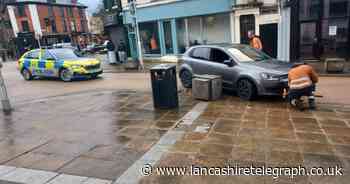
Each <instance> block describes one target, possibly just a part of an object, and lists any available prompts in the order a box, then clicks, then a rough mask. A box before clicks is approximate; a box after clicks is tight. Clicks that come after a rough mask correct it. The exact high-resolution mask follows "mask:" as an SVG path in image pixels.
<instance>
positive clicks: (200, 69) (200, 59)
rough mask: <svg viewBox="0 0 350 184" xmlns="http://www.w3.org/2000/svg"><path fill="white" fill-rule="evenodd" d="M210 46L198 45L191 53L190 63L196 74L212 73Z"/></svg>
mask: <svg viewBox="0 0 350 184" xmlns="http://www.w3.org/2000/svg"><path fill="white" fill-rule="evenodd" d="M209 56H210V48H207V47H197V48H194V49H193V51H192V52H191V53H190V60H191V62H190V65H191V67H192V70H193V73H194V74H197V75H198V74H210V73H208V72H210V70H208V69H209V65H210V63H209Z"/></svg>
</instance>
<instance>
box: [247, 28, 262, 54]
mask: <svg viewBox="0 0 350 184" xmlns="http://www.w3.org/2000/svg"><path fill="white" fill-rule="evenodd" d="M248 38H249V40H250V46H251V47H253V48H255V49H258V50H262V49H263V45H262V43H261V40H260V38H259V36H257V35H255V34H254V32H253V31H248Z"/></svg>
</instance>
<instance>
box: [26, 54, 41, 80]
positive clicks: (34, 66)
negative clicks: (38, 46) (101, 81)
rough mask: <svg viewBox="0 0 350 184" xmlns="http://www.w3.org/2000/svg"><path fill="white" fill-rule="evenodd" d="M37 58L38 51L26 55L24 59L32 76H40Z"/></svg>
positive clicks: (38, 55)
mask: <svg viewBox="0 0 350 184" xmlns="http://www.w3.org/2000/svg"><path fill="white" fill-rule="evenodd" d="M39 57H40V50H34V51H31V52H30V53H28V55H27V56H26V59H28V61H29V63H28V64H27V66H28V65H29V71H30V72H31V73H32V75H40V74H41V72H40V70H39V69H38V65H39Z"/></svg>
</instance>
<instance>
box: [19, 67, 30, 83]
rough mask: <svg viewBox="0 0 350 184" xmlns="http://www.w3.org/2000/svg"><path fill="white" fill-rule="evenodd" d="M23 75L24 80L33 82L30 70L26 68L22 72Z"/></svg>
mask: <svg viewBox="0 0 350 184" xmlns="http://www.w3.org/2000/svg"><path fill="white" fill-rule="evenodd" d="M21 74H22V76H23V78H24V80H27V81H29V80H32V79H33V76H32V74H31V73H30V71H29V70H28V69H26V68H25V69H23V70H22V72H21Z"/></svg>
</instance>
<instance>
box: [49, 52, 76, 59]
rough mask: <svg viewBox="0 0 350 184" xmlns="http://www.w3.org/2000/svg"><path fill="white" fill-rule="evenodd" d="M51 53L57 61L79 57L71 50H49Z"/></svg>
mask: <svg viewBox="0 0 350 184" xmlns="http://www.w3.org/2000/svg"><path fill="white" fill-rule="evenodd" d="M51 53H52V54H53V55H54V56H55V57H56V58H57V59H63V60H64V59H67V60H71V59H79V56H78V55H77V54H76V53H75V52H74V51H73V50H72V49H53V50H51Z"/></svg>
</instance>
